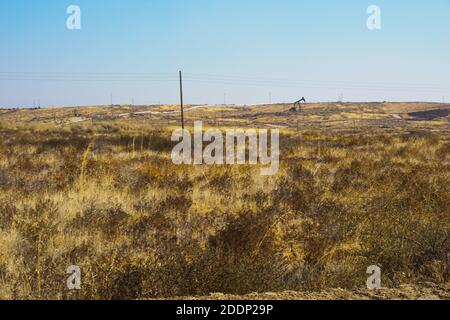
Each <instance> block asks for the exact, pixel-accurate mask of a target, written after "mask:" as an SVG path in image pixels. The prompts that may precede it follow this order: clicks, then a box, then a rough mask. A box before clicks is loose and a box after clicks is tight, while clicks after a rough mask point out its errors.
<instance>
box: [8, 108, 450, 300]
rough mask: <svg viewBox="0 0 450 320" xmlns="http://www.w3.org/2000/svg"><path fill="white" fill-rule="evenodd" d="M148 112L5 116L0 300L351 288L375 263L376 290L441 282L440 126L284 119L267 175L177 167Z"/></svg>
mask: <svg viewBox="0 0 450 320" xmlns="http://www.w3.org/2000/svg"><path fill="white" fill-rule="evenodd" d="M20 112H22V113H24V114H26V112H25V111H20ZM59 112H61V111H59ZM83 112H85V111H84V110H81V113H83ZM366 112H367V111H366ZM377 112H379V111H377ZM30 113H31V112H30ZM280 116H281V115H280ZM26 117H27V118H26V119H27V120H28V119H29V118H28V117H29V114H26ZM261 117H264V115H262V116H261ZM231 118H232V117H231V116H230V119H231ZM211 119H214V116H211ZM145 121H147V120H145V119H144V121H142V122H139V121H136V122H133V121H128V122H123V121H100V122H96V123H94V124H91V123H80V124H73V125H72V126H68V127H67V126H60V125H59V124H57V123H51V122H47V123H45V122H42V121H35V122H33V121H31V122H20V121H17V122H15V123H10V122H7V121H1V122H0V124H1V125H0V138H1V140H0V190H1V192H0V298H1V299H13V298H15V299H29V298H51V299H66V298H70V297H72V296H75V297H76V298H78V299H136V298H155V297H174V296H193V295H208V294H210V293H212V292H223V293H227V294H247V293H251V292H267V291H284V290H295V291H302V290H319V289H326V288H336V287H343V288H347V289H354V288H361V287H363V286H364V285H365V281H366V278H367V276H366V268H367V266H369V265H373V264H377V265H379V266H381V268H382V271H383V285H384V286H386V287H392V286H396V285H399V284H403V283H420V282H433V283H438V284H444V283H448V281H449V275H450V270H449V263H450V261H449V259H450V257H449V248H450V209H449V204H450V135H449V134H448V132H446V131H439V130H436V131H434V132H432V131H431V130H423V131H421V132H420V134H417V132H411V131H410V130H408V129H407V128H404V127H401V128H400V129H395V128H394V129H392V130H373V131H361V130H354V128H352V123H351V122H350V124H349V126H348V127H349V128H348V130H346V131H335V130H331V129H325V128H318V127H316V128H309V129H308V130H303V131H301V132H297V131H296V130H294V129H285V130H283V132H282V134H283V136H282V138H281V143H282V146H281V168H280V172H279V174H278V175H276V176H272V177H261V176H260V175H259V174H258V170H259V168H257V167H254V166H246V165H244V166H197V167H194V166H175V165H173V164H172V161H171V159H170V151H171V149H172V146H173V144H172V142H171V141H170V134H171V132H170V131H169V130H168V129H164V128H162V127H151V126H149V125H146V124H145ZM352 121H353V120H352ZM221 122H222V123H224V120H221ZM150 123H151V122H150ZM160 123H164V121H162V120H161V121H160ZM166 123H167V121H166ZM292 123H293V128H295V127H296V124H295V122H292ZM169 124H170V123H169ZM240 124H243V122H242V123H240ZM249 125H252V124H251V122H249ZM447 126H448V123H447ZM70 265H78V266H80V267H81V269H82V277H83V278H82V290H80V291H79V292H76V293H73V292H69V291H68V290H67V288H66V286H65V280H66V274H65V272H66V268H67V267H68V266H70Z"/></svg>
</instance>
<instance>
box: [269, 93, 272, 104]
mask: <svg viewBox="0 0 450 320" xmlns="http://www.w3.org/2000/svg"><path fill="white" fill-rule="evenodd" d="M269 104H272V92H269Z"/></svg>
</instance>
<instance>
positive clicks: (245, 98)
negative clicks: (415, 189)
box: [0, 0, 450, 107]
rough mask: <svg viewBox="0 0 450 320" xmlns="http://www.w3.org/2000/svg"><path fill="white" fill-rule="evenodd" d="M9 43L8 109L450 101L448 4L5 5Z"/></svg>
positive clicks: (324, 0) (0, 58) (314, 0)
mask: <svg viewBox="0 0 450 320" xmlns="http://www.w3.org/2000/svg"><path fill="white" fill-rule="evenodd" d="M71 4H75V5H78V6H79V7H80V8H81V30H68V29H67V27H66V20H67V18H68V16H69V15H68V14H67V13H66V9H67V7H68V6H69V5H71ZM372 4H375V5H378V6H379V7H380V8H381V19H382V20H381V26H382V29H381V30H369V29H368V28H367V26H366V21H367V18H368V17H369V15H368V14H367V13H366V10H367V7H368V6H369V5H372ZM0 43H1V49H0V106H4V107H19V106H32V105H33V100H36V101H37V100H40V101H41V105H42V106H52V105H56V106H59V105H67V106H68V105H93V104H109V103H110V94H111V93H112V96H113V102H114V103H117V104H118V103H131V101H132V99H134V102H135V104H156V103H176V102H177V101H178V86H177V82H176V76H177V72H178V70H183V72H184V73H185V74H186V75H185V77H186V81H185V99H186V101H187V103H223V102H224V99H226V102H227V103H237V104H240V103H248V104H251V103H267V102H269V101H270V99H271V101H272V102H291V101H293V100H295V99H297V98H300V97H301V96H305V97H306V98H307V99H308V100H309V101H336V100H338V97H339V96H340V95H342V96H343V99H344V100H345V101H383V100H389V101H437V102H441V101H442V100H443V99H444V96H445V97H446V99H447V101H450V0H432V1H426V0H395V1H392V0H370V1H366V0H351V1H350V0H342V1H337V0H304V1H302V0H127V1H126V0H70V1H67V0H58V1H55V0H0ZM36 103H37V102H36Z"/></svg>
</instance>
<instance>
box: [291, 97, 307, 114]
mask: <svg viewBox="0 0 450 320" xmlns="http://www.w3.org/2000/svg"><path fill="white" fill-rule="evenodd" d="M302 103H306V99H305V97H302V98H301V99H300V100H298V101H295V102H294V107H293V108H292V109H291V110H290V111H296V112H302Z"/></svg>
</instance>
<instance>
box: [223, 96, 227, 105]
mask: <svg viewBox="0 0 450 320" xmlns="http://www.w3.org/2000/svg"><path fill="white" fill-rule="evenodd" d="M223 105H224V106H226V105H227V94H226V93H224V94H223Z"/></svg>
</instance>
